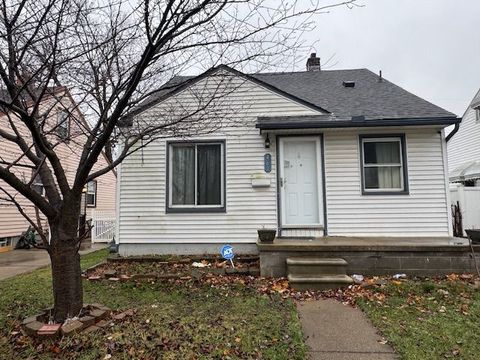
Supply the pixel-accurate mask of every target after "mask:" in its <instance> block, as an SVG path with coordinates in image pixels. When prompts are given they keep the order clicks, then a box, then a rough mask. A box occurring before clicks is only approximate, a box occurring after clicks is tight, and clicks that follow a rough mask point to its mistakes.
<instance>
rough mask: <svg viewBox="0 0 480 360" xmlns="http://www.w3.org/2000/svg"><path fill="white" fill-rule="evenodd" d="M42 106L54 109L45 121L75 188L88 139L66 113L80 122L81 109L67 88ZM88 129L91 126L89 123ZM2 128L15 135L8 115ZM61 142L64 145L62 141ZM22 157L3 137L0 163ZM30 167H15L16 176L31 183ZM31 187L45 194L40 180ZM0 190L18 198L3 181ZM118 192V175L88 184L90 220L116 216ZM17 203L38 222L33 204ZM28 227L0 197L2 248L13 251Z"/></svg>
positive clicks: (103, 161) (58, 90) (2, 116)
mask: <svg viewBox="0 0 480 360" xmlns="http://www.w3.org/2000/svg"><path fill="white" fill-rule="evenodd" d="M1 96H2V98H5V97H6V96H7V95H6V94H1ZM42 106H45V107H46V108H48V107H49V106H51V107H53V109H52V110H51V111H49V115H48V116H49V118H48V119H47V121H46V124H47V125H46V126H52V128H53V127H56V128H55V130H54V135H53V136H54V137H55V139H56V141H58V142H59V144H58V146H57V147H56V151H57V154H59V157H60V160H61V163H62V166H63V167H64V169H65V171H66V174H67V179H68V181H69V182H70V185H72V184H73V181H74V178H75V172H76V168H77V166H78V162H79V159H80V154H81V149H82V144H83V143H84V141H85V140H86V137H85V135H84V131H83V130H82V129H80V126H79V125H78V124H77V122H74V121H66V120H65V119H66V118H67V117H66V111H67V110H68V111H74V112H75V113H76V117H77V118H78V119H83V116H82V114H81V113H80V112H79V110H78V107H77V106H76V105H75V104H74V102H73V99H72V98H71V96H70V94H69V92H68V91H67V90H66V89H65V88H64V87H55V88H51V89H50V93H47V94H46V95H45V99H44V100H42ZM11 118H12V119H13V121H14V123H15V126H16V127H17V128H18V129H19V131H22V124H21V122H20V121H19V120H18V119H16V120H15V118H14V117H11ZM85 126H88V125H87V124H86V122H85ZM0 127H1V128H2V129H3V130H5V131H6V132H9V133H12V128H11V126H10V124H9V117H8V116H7V114H3V113H2V114H0ZM24 130H25V134H28V132H26V129H24ZM25 137H26V138H27V139H29V138H30V137H29V136H28V135H25ZM62 139H63V140H64V141H62ZM30 141H31V140H30ZM21 154H22V152H21V151H20V149H19V148H18V147H17V146H16V144H14V143H12V142H10V141H8V140H6V139H5V138H3V137H1V136H0V159H1V161H2V162H4V163H10V162H12V161H13V160H15V159H18V158H19V156H20V155H21ZM30 165H31V164H30V163H29V162H28V161H24V162H23V161H20V162H19V164H18V166H16V167H15V171H14V172H15V174H16V175H17V176H19V177H20V178H25V179H27V181H28V180H29V179H30V178H31V177H32V174H33V170H32V168H31V167H29V166H30ZM106 165H107V159H106V158H105V157H102V158H100V159H99V161H98V163H97V164H96V168H98V169H99V168H102V167H104V166H106ZM32 186H34V187H35V188H36V189H37V191H38V192H40V193H43V192H44V189H43V185H42V182H41V180H40V178H39V177H38V178H35V179H34V181H33V183H32ZM0 187H1V188H4V189H6V190H8V191H9V192H10V193H11V194H15V191H14V190H13V189H12V188H10V187H9V186H8V185H7V184H6V183H5V182H3V181H2V180H0ZM115 189H116V175H115V173H114V172H109V173H107V174H105V175H103V176H101V177H99V178H98V179H97V180H94V181H92V182H90V183H89V184H87V186H86V189H85V202H86V218H87V220H88V219H91V218H92V217H93V213H94V212H95V211H96V212H97V213H100V214H105V213H107V214H108V213H110V214H114V213H115V199H116V190H115ZM16 199H17V200H18V202H19V203H20V204H21V205H22V207H23V208H24V209H25V211H26V213H27V214H28V215H29V216H32V218H34V219H35V210H34V207H33V206H32V205H31V204H30V202H29V201H28V200H27V199H25V198H23V197H21V196H19V195H16ZM110 216H112V215H110ZM28 227H29V224H28V222H27V221H26V219H25V218H24V217H23V216H22V215H21V214H20V213H19V212H18V210H17V208H16V206H15V205H13V204H12V203H11V202H9V201H7V200H6V199H5V196H4V195H3V194H2V196H0V244H2V245H3V247H7V246H8V248H13V247H14V246H15V243H16V241H17V240H18V238H19V237H20V235H21V234H22V233H23V232H25V231H26V230H27V229H28Z"/></svg>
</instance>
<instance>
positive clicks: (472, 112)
mask: <svg viewBox="0 0 480 360" xmlns="http://www.w3.org/2000/svg"><path fill="white" fill-rule="evenodd" d="M448 168H449V177H450V182H451V186H450V187H451V193H452V196H451V200H452V203H454V204H456V203H457V201H458V202H459V205H460V210H461V213H462V217H463V229H480V181H479V180H480V90H479V91H478V92H477V94H476V95H475V97H474V98H473V100H472V101H471V103H470V104H469V106H468V108H467V110H466V111H465V113H464V115H463V118H462V122H461V123H460V124H458V125H456V127H455V129H454V131H452V133H451V135H449V139H448Z"/></svg>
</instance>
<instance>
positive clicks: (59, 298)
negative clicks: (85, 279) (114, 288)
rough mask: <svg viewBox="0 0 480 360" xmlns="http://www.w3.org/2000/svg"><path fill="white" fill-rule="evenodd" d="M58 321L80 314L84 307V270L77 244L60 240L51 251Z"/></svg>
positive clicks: (55, 313)
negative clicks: (81, 266)
mask: <svg viewBox="0 0 480 360" xmlns="http://www.w3.org/2000/svg"><path fill="white" fill-rule="evenodd" d="M50 260H51V262H52V282H53V298H54V306H53V307H54V311H53V316H54V320H55V322H56V323H63V322H64V321H65V320H66V319H67V318H71V317H74V316H78V315H79V314H80V311H81V310H82V307H83V287H82V270H81V268H80V254H79V253H78V251H77V246H72V245H71V244H70V242H69V241H67V242H64V241H59V243H58V244H57V246H55V249H52V251H51V253H50Z"/></svg>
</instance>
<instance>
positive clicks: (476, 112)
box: [474, 105, 480, 122]
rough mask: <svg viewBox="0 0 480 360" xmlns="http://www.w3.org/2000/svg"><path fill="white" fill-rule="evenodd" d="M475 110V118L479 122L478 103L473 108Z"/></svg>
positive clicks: (479, 107)
mask: <svg viewBox="0 0 480 360" xmlns="http://www.w3.org/2000/svg"><path fill="white" fill-rule="evenodd" d="M474 110H475V119H476V120H477V121H478V122H480V105H478V106H477V107H476V108H474Z"/></svg>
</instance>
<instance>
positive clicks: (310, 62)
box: [307, 53, 321, 71]
mask: <svg viewBox="0 0 480 360" xmlns="http://www.w3.org/2000/svg"><path fill="white" fill-rule="evenodd" d="M320 70H321V69H320V58H319V57H317V54H316V53H311V54H310V57H309V58H308V59H307V71H320Z"/></svg>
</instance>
